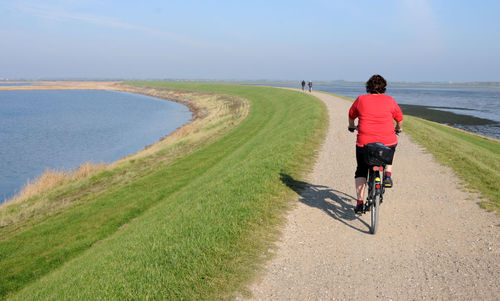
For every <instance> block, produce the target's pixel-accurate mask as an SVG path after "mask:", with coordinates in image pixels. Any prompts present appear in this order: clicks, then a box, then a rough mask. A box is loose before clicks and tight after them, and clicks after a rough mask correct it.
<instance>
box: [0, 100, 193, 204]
mask: <svg viewBox="0 0 500 301" xmlns="http://www.w3.org/2000/svg"><path fill="white" fill-rule="evenodd" d="M190 119H191V112H190V111H189V109H188V108H187V107H185V106H184V105H181V104H179V103H175V102H170V101H165V100H161V99H158V98H153V97H149V96H144V95H139V94H132V93H126V92H115V91H94V90H79V91H76V90H56V91H41V90H38V91H37V90H33V91H27V90H25V91H0V128H1V131H0V142H1V144H2V147H1V150H0V202H2V201H3V200H4V199H8V198H10V197H12V196H13V194H14V193H15V192H17V191H19V189H20V188H21V187H22V186H23V185H24V184H25V183H26V181H27V180H28V179H33V178H34V177H36V176H37V175H40V174H41V173H43V172H44V171H45V169H46V168H51V169H61V168H65V169H71V168H76V167H78V166H80V165H81V164H82V163H84V162H87V161H90V162H94V163H98V162H105V163H110V162H113V161H116V160H118V159H120V158H122V157H124V156H126V155H129V154H133V153H136V152H138V151H140V150H141V149H143V148H144V147H145V146H146V145H150V144H153V143H155V142H157V141H158V140H159V139H160V138H162V137H163V136H165V135H167V134H168V133H170V132H172V131H174V130H175V129H177V128H178V127H180V126H182V125H184V124H185V123H187V122H189V120H190Z"/></svg>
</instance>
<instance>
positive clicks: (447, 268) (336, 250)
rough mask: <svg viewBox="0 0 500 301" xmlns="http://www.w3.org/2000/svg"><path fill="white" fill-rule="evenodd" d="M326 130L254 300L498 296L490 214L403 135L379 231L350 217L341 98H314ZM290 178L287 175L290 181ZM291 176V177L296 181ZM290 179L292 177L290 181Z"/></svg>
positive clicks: (499, 242) (499, 258) (499, 265)
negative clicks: (326, 119)
mask: <svg viewBox="0 0 500 301" xmlns="http://www.w3.org/2000/svg"><path fill="white" fill-rule="evenodd" d="M313 95H314V96H316V97H318V98H320V99H321V100H322V101H323V102H324V103H325V104H326V106H327V107H328V112H329V119H330V125H329V130H328V134H327V137H326V140H325V142H324V145H323V146H322V148H321V149H320V153H319V156H318V160H317V163H316V165H315V168H314V171H313V172H312V173H311V174H310V175H309V177H308V178H307V180H306V182H307V184H306V185H307V188H306V189H305V190H304V191H302V192H300V195H298V201H297V204H296V206H295V208H294V209H293V210H291V211H290V212H289V213H288V215H287V224H286V226H285V227H284V228H283V229H282V233H283V234H282V237H281V240H280V241H279V242H278V244H277V247H278V248H277V250H276V254H275V257H274V259H272V260H271V261H269V262H268V263H267V265H266V267H265V271H264V272H263V274H262V276H261V277H260V278H259V279H257V280H256V282H255V283H254V284H253V285H252V286H251V287H250V291H251V292H252V294H253V299H254V300H354V299H357V300H424V299H430V300H500V230H499V228H498V227H497V226H496V225H498V224H499V222H500V221H499V218H498V217H497V216H495V215H494V214H491V213H488V212H486V211H484V210H482V209H481V208H479V206H478V205H477V204H476V202H475V201H474V196H473V195H471V194H467V193H465V192H463V191H461V190H460V188H459V187H460V181H459V180H458V179H457V177H456V176H454V175H453V173H452V171H451V170H450V169H449V168H447V167H443V166H441V165H439V164H437V163H436V162H435V161H434V159H433V157H432V155H430V154H428V153H426V152H425V150H424V149H422V147H420V146H418V145H417V144H415V143H413V142H411V141H410V139H409V138H408V137H407V136H406V135H405V134H402V135H401V136H400V138H399V145H398V148H397V151H396V157H395V165H394V168H393V179H394V186H395V187H394V188H393V189H388V190H386V194H385V195H384V197H385V198H384V200H385V202H384V203H383V204H382V206H381V212H380V223H379V230H378V233H377V234H376V235H371V234H369V230H368V226H369V223H370V215H369V214H365V215H363V216H357V215H354V213H353V208H354V205H355V202H356V200H355V190H354V179H353V176H354V169H355V167H356V162H355V157H354V144H355V139H356V137H355V136H356V135H355V134H352V133H349V132H348V131H347V111H348V109H349V107H350V105H351V103H350V102H348V101H345V100H343V99H341V98H338V97H334V96H331V95H327V94H323V93H318V92H313ZM291 180H292V181H293V179H291ZM295 180H296V179H295ZM297 181H298V180H297Z"/></svg>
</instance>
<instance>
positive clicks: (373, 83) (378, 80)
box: [366, 74, 387, 94]
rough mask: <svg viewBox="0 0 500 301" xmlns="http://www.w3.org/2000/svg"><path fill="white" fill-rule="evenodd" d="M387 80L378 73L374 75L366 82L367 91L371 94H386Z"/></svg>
mask: <svg viewBox="0 0 500 301" xmlns="http://www.w3.org/2000/svg"><path fill="white" fill-rule="evenodd" d="M386 86H387V81H386V80H385V79H384V78H383V77H382V76H381V75H378V74H375V75H373V76H372V77H370V79H369V80H368V81H367V82H366V92H367V93H370V94H384V93H385V87H386Z"/></svg>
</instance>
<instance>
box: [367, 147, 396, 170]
mask: <svg viewBox="0 0 500 301" xmlns="http://www.w3.org/2000/svg"><path fill="white" fill-rule="evenodd" d="M364 153H365V163H366V164H368V165H386V164H392V158H393V157H394V150H393V149H392V148H390V147H388V146H385V145H384V144H383V143H380V142H376V143H368V144H366V145H365V147H364Z"/></svg>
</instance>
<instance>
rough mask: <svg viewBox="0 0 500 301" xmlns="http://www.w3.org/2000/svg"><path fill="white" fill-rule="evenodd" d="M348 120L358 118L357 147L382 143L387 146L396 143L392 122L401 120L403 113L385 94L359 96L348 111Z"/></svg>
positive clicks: (396, 137)
mask: <svg viewBox="0 0 500 301" xmlns="http://www.w3.org/2000/svg"><path fill="white" fill-rule="evenodd" d="M349 118H350V119H356V118H359V122H358V139H357V141H356V145H357V146H361V147H362V146H364V145H365V144H368V143H372V142H382V143H383V144H385V145H387V146H393V145H396V144H397V143H398V136H396V134H395V133H394V120H396V121H397V122H400V121H402V120H403V112H402V111H401V109H400V108H399V106H398V104H397V103H396V101H395V100H394V98H392V97H391V96H388V95H385V94H368V95H360V96H359V97H358V98H357V99H356V101H355V102H354V103H353V104H352V106H351V109H350V110H349Z"/></svg>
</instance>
